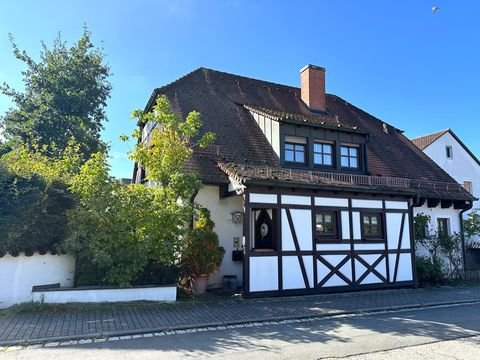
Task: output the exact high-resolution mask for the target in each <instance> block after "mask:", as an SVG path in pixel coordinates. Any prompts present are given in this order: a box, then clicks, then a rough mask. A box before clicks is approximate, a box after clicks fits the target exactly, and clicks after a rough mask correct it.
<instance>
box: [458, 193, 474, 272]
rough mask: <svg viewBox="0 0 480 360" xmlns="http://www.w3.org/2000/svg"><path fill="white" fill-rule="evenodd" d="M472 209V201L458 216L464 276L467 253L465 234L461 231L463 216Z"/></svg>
mask: <svg viewBox="0 0 480 360" xmlns="http://www.w3.org/2000/svg"><path fill="white" fill-rule="evenodd" d="M472 207H473V201H471V202H470V204H469V205H467V206H466V207H465V208H464V209H462V211H460V213H459V216H460V238H461V240H462V255H463V274H464V276H465V274H466V272H467V257H466V255H467V253H466V249H465V234H464V230H463V214H464V213H465V212H466V211H468V210H470V209H471V208H472Z"/></svg>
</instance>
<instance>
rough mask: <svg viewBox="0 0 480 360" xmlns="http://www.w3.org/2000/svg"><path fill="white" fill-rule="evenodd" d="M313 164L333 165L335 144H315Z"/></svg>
mask: <svg viewBox="0 0 480 360" xmlns="http://www.w3.org/2000/svg"><path fill="white" fill-rule="evenodd" d="M313 163H314V164H315V165H325V166H332V165H333V144H326V143H319V142H316V143H314V144H313Z"/></svg>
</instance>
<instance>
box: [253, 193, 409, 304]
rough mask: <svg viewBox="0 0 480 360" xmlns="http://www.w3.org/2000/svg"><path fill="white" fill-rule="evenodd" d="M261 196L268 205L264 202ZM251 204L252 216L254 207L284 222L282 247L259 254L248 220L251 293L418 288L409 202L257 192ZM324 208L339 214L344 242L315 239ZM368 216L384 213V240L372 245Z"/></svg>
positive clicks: (278, 240)
mask: <svg viewBox="0 0 480 360" xmlns="http://www.w3.org/2000/svg"><path fill="white" fill-rule="evenodd" d="M261 195H262V196H261ZM262 198H263V199H265V200H267V201H266V202H265V203H261V202H260V200H261V199H262ZM275 199H276V200H275ZM246 201H247V202H246V210H245V211H246V213H247V214H249V213H250V211H251V210H252V209H259V208H266V209H276V213H278V216H276V217H275V219H276V221H279V222H280V224H276V225H275V224H274V226H277V229H279V230H278V231H280V235H278V237H279V239H277V248H276V249H272V250H270V251H268V250H263V249H261V250H258V251H257V250H255V249H254V246H253V243H251V242H250V240H251V241H252V242H253V241H254V240H253V231H252V230H251V229H252V228H253V226H254V222H253V221H254V219H251V217H250V216H248V219H250V220H249V221H250V223H248V224H246V226H247V228H248V232H247V234H248V235H247V239H246V242H247V249H246V262H245V264H246V266H247V271H246V287H247V289H246V291H247V294H250V295H255V293H263V292H278V293H284V292H289V291H290V292H291V291H295V292H297V293H302V292H303V293H310V292H322V291H324V290H322V289H325V290H331V289H334V290H335V291H337V290H341V289H353V288H361V287H368V288H372V287H373V288H375V287H389V286H396V285H402V286H404V285H408V284H414V272H413V261H412V257H413V254H412V252H413V251H414V249H413V248H412V246H411V243H412V239H411V230H412V223H411V220H412V219H411V216H410V209H409V201H408V200H398V201H394V200H391V198H390V199H388V200H386V199H385V200H383V199H381V198H376V199H374V200H372V199H368V198H365V199H363V198H354V199H351V198H349V197H348V196H345V197H343V198H342V197H335V198H333V197H325V196H312V195H296V194H292V193H288V194H282V193H275V192H271V193H268V194H262V192H261V191H252V193H247V194H246ZM322 207H323V208H325V209H329V210H333V211H336V212H337V213H338V218H339V219H340V224H339V226H338V227H339V229H341V230H340V231H341V235H340V236H339V238H340V239H336V240H331V241H329V240H321V241H316V240H315V238H314V233H313V231H314V223H313V222H314V219H315V216H314V215H315V211H316V209H320V208H322ZM269 211H270V210H269ZM363 212H378V213H381V214H382V217H383V223H384V236H383V239H382V240H374V241H371V240H369V239H365V238H364V237H363V234H362V226H361V214H362V213H363ZM270 213H272V212H270ZM259 272H261V273H259Z"/></svg>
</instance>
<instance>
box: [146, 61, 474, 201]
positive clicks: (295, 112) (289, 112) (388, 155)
mask: <svg viewBox="0 0 480 360" xmlns="http://www.w3.org/2000/svg"><path fill="white" fill-rule="evenodd" d="M160 94H164V95H166V96H167V97H168V99H169V100H170V102H171V104H172V108H173V109H174V110H175V111H176V112H178V113H179V115H181V116H182V117H185V116H186V115H187V114H188V113H189V112H190V111H193V110H196V111H198V112H200V113H201V115H202V119H203V121H204V130H205V131H213V132H214V133H216V135H217V139H216V145H218V146H219V148H220V149H221V151H220V153H221V154H220V158H219V157H218V156H216V157H212V156H208V155H205V154H204V155H199V156H200V157H193V158H192V159H191V160H190V162H189V164H188V166H189V168H191V169H192V170H195V171H196V172H197V173H198V174H199V175H200V177H201V179H202V180H203V181H204V182H210V183H212V182H216V183H225V182H227V181H228V179H227V176H226V175H225V173H224V172H221V171H220V170H219V169H218V166H217V164H218V162H223V163H235V164H247V165H268V166H270V167H279V166H280V164H279V158H278V156H277V154H276V153H275V152H274V150H273V149H272V147H271V146H270V144H269V143H268V141H267V140H266V138H265V137H264V135H263V133H262V131H261V130H260V128H259V126H258V125H257V124H256V122H255V120H254V119H253V117H252V116H251V114H250V111H251V110H252V109H253V110H256V111H263V112H265V113H268V114H270V115H271V116H277V117H279V118H293V119H304V120H307V122H312V123H315V124H318V122H320V123H321V122H322V121H325V122H327V121H328V122H329V124H335V123H336V121H337V120H336V119H338V121H339V122H340V123H341V124H342V126H343V127H344V128H350V129H359V130H361V131H365V132H368V134H369V139H370V140H369V143H368V145H367V149H368V169H369V171H370V173H371V175H374V176H384V177H397V178H408V179H416V180H422V181H431V182H433V181H437V182H443V183H455V180H453V179H452V178H451V177H450V176H449V175H448V174H447V173H446V172H445V171H443V170H442V169H441V168H440V167H439V166H437V165H436V164H435V163H434V162H433V161H432V160H431V159H430V158H429V157H428V156H426V155H425V154H424V153H423V152H422V151H420V150H419V149H418V148H417V147H416V146H415V145H414V144H413V143H412V142H411V141H410V140H408V139H407V138H406V137H405V136H404V135H403V134H402V131H400V130H398V129H397V128H395V127H393V126H391V125H389V124H387V123H385V122H383V121H381V120H379V119H377V118H375V117H374V116H372V115H370V114H368V113H367V112H365V111H363V110H361V109H359V108H357V107H355V106H353V105H351V104H349V103H348V102H346V101H345V100H343V99H342V98H340V97H338V96H335V95H330V94H327V114H326V115H323V114H320V115H319V114H315V113H313V112H311V111H310V110H309V109H308V107H307V106H306V105H305V103H304V102H303V101H302V100H301V98H300V89H299V88H296V87H291V86H285V85H281V84H274V83H271V82H266V81H261V80H256V79H250V78H246V77H243V76H238V75H233V74H228V73H224V72H220V71H215V70H210V69H206V68H199V69H197V70H195V71H192V72H191V73H189V74H187V75H185V76H184V77H182V78H180V79H178V80H176V81H174V82H173V83H170V84H168V85H166V86H164V87H161V88H159V89H156V90H155V91H154V93H153V94H152V96H151V98H150V100H149V103H148V104H147V107H146V110H147V111H148V110H149V109H150V107H151V106H152V104H153V101H154V100H155V98H156V96H158V95H160ZM249 109H250V110H249ZM332 119H334V120H333V121H334V122H333V123H332ZM385 130H386V131H385ZM207 159H208V160H207ZM431 195H432V196H439V194H438V193H437V192H434V191H433V190H432V192H431ZM441 196H443V197H445V198H447V199H450V198H451V199H457V198H458V196H459V194H458V193H452V194H451V195H449V194H448V192H446V193H442V194H441ZM462 197H465V196H463V195H462Z"/></svg>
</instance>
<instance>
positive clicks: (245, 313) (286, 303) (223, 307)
mask: <svg viewBox="0 0 480 360" xmlns="http://www.w3.org/2000/svg"><path fill="white" fill-rule="evenodd" d="M479 299H480V286H472V287H463V288H462V287H457V288H439V289H428V290H425V289H417V290H415V289H402V290H386V291H368V292H357V293H350V294H328V295H314V296H298V297H285V298H268V299H251V300H243V299H240V298H239V299H234V300H232V299H227V300H225V299H223V300H222V299H220V300H217V301H212V302H198V303H190V304H189V303H179V304H176V305H172V306H168V307H166V306H161V305H158V304H133V305H131V306H128V307H126V306H115V305H114V304H112V306H111V307H105V308H104V309H102V308H100V309H99V308H98V307H96V308H93V307H92V309H91V310H90V309H88V307H87V308H86V309H85V308H83V309H82V310H81V311H80V310H79V312H78V313H77V312H75V311H68V312H65V313H61V314H58V313H48V312H44V313H40V314H39V313H26V314H25V313H23V314H16V315H5V316H3V317H2V323H1V324H0V343H2V346H5V345H8V344H9V342H10V344H12V343H14V342H17V343H18V341H25V342H28V341H30V342H32V341H35V340H38V339H42V340H43V339H48V340H47V341H46V342H48V343H55V342H58V341H59V340H58V339H59V338H61V339H62V340H61V341H62V343H61V344H67V343H68V340H67V341H65V340H63V339H66V338H68V337H69V336H72V337H79V336H81V337H84V339H88V338H89V337H92V338H93V337H94V336H98V334H99V333H105V332H108V333H110V334H115V333H118V334H120V333H121V334H122V335H123V334H126V333H127V334H128V331H131V332H132V333H137V334H138V332H139V331H142V330H143V329H145V330H146V331H149V330H148V329H155V328H158V329H165V328H178V327H189V328H192V329H188V330H177V331H157V332H155V333H153V334H150V335H151V336H164V335H166V334H167V335H171V334H175V333H177V334H184V333H190V332H193V331H198V332H202V331H215V330H219V329H225V328H229V329H232V328H236V327H253V326H266V325H272V324H288V323H293V322H306V321H312V320H314V319H317V318H318V317H319V316H330V315H335V314H340V313H352V312H358V311H359V310H363V309H387V310H390V309H395V308H399V307H400V308H401V307H412V306H420V305H422V304H423V305H425V304H435V303H436V304H439V303H456V302H466V301H471V302H475V301H479ZM286 318H289V319H286ZM295 318H296V319H295ZM225 322H238V323H239V324H238V325H228V326H225V325H224V323H225ZM242 322H245V323H242ZM202 324H203V325H202ZM205 324H211V325H209V326H206V325H205ZM213 324H218V325H217V326H214V325H213ZM195 326H200V327H201V328H195ZM96 334H97V335H96ZM124 336H127V335H124ZM124 336H122V337H121V338H124ZM135 336H138V337H146V336H147V337H148V336H149V335H147V334H144V335H133V336H132V337H133V338H135ZM118 339H120V338H119V337H118V336H112V337H110V338H108V341H115V340H118ZM90 341H92V340H91V339H90ZM104 341H105V340H104ZM79 343H80V342H79Z"/></svg>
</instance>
